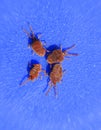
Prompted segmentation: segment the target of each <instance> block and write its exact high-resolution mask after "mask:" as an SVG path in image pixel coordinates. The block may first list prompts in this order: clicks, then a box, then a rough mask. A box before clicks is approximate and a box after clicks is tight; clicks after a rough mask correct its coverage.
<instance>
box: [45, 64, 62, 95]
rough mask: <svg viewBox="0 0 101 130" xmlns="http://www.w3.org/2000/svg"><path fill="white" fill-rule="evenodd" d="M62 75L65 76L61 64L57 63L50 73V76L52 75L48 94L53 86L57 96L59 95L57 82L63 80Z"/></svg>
mask: <svg viewBox="0 0 101 130" xmlns="http://www.w3.org/2000/svg"><path fill="white" fill-rule="evenodd" d="M62 76H63V70H62V66H61V64H55V65H54V66H53V67H52V70H51V72H50V75H49V77H50V82H49V85H50V88H49V89H48V91H47V92H46V95H47V94H48V93H49V91H50V89H51V88H52V87H54V92H55V96H57V92H56V84H57V83H58V82H61V80H62Z"/></svg>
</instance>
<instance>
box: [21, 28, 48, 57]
mask: <svg viewBox="0 0 101 130" xmlns="http://www.w3.org/2000/svg"><path fill="white" fill-rule="evenodd" d="M29 28H30V31H31V35H30V33H29V32H28V31H27V30H25V29H23V31H24V32H25V33H26V34H27V36H28V37H29V38H30V39H31V41H32V42H31V44H29V47H31V48H32V50H33V51H34V52H35V53H36V54H37V55H39V56H44V55H45V53H46V49H45V48H44V47H43V45H42V42H41V41H40V40H39V37H40V35H38V37H37V36H35V34H34V32H33V29H32V26H29Z"/></svg>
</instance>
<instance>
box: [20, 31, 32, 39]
mask: <svg viewBox="0 0 101 130" xmlns="http://www.w3.org/2000/svg"><path fill="white" fill-rule="evenodd" d="M22 30H23V32H24V33H26V34H27V36H28V37H29V38H32V37H31V35H30V33H29V32H28V31H27V30H25V29H22Z"/></svg>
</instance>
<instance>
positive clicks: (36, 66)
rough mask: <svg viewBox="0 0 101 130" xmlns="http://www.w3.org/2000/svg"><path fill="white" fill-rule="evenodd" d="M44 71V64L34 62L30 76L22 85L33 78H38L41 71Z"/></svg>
mask: <svg viewBox="0 0 101 130" xmlns="http://www.w3.org/2000/svg"><path fill="white" fill-rule="evenodd" d="M41 71H42V66H41V65H40V64H33V67H32V68H31V70H30V72H29V77H28V79H27V80H25V81H24V82H23V83H22V84H21V86H22V85H25V84H26V83H27V82H28V81H30V80H32V81H34V80H35V79H37V78H38V76H39V74H40V72H41Z"/></svg>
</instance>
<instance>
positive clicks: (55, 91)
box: [54, 86, 58, 97]
mask: <svg viewBox="0 0 101 130" xmlns="http://www.w3.org/2000/svg"><path fill="white" fill-rule="evenodd" d="M54 93H55V96H56V97H57V96H58V93H57V88H56V86H54Z"/></svg>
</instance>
